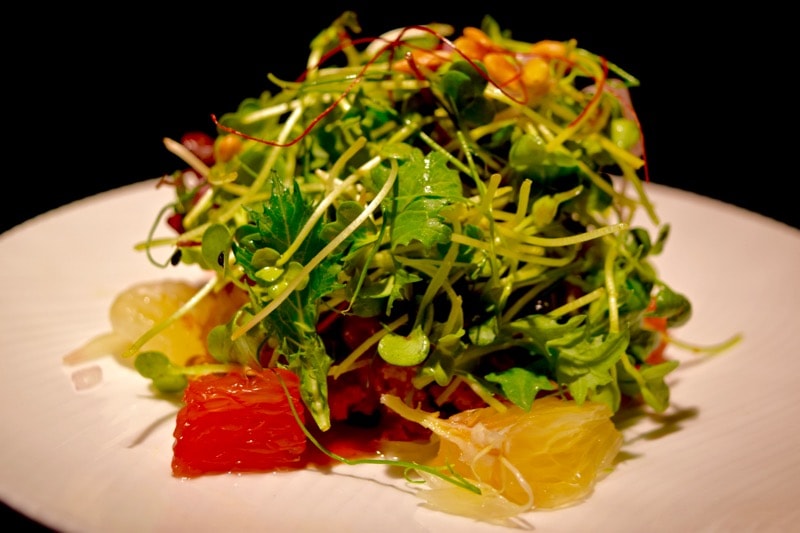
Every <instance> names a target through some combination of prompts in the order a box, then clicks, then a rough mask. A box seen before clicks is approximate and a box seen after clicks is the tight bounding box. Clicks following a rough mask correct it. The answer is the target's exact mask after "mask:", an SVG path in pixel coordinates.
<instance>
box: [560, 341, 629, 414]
mask: <svg viewBox="0 0 800 533" xmlns="http://www.w3.org/2000/svg"><path fill="white" fill-rule="evenodd" d="M628 341H629V334H628V332H627V331H625V332H621V333H616V334H614V333H610V334H608V336H607V337H606V338H605V339H603V337H602V336H601V335H597V336H595V337H593V338H591V339H588V340H578V341H577V342H571V343H570V344H562V342H561V340H556V341H553V342H552V343H550V346H551V347H553V348H555V349H556V352H557V364H556V377H557V379H558V381H559V383H564V384H566V385H567V387H568V389H569V391H570V393H571V394H572V396H573V397H574V398H575V401H577V402H578V403H582V402H583V401H584V400H586V399H587V398H589V399H592V396H593V393H594V392H595V391H596V390H597V388H598V387H600V386H603V385H608V384H609V383H612V382H614V381H616V380H615V376H614V375H613V374H612V369H613V368H614V367H615V366H616V364H617V361H619V359H620V357H623V356H625V350H626V349H627V347H628ZM612 409H613V410H614V411H616V407H615V406H612Z"/></svg>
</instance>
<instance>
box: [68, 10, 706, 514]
mask: <svg viewBox="0 0 800 533" xmlns="http://www.w3.org/2000/svg"><path fill="white" fill-rule="evenodd" d="M360 33H361V28H360V27H359V24H358V20H357V17H356V15H355V14H354V13H352V12H345V13H344V14H343V15H342V16H341V17H339V18H338V19H336V20H335V21H333V22H332V24H331V25H330V26H329V27H328V28H325V29H323V30H322V31H321V32H320V33H319V34H318V35H317V37H316V38H315V39H314V40H313V42H312V43H311V46H310V55H309V57H308V61H307V64H306V66H305V69H304V70H303V73H302V75H301V76H300V77H299V78H298V79H295V80H283V79H278V78H276V77H275V76H270V81H271V83H272V84H274V87H273V88H270V89H269V90H265V91H264V92H263V93H262V94H260V95H258V96H255V97H252V98H247V99H245V100H243V101H242V102H241V104H240V105H239V107H238V108H237V109H236V110H234V111H231V112H229V113H227V114H224V115H222V116H220V117H212V119H213V121H214V124H215V126H216V136H215V137H214V138H212V137H210V136H208V135H206V134H204V133H198V132H189V133H187V134H186V135H185V136H184V137H183V138H182V139H180V140H179V141H175V140H171V139H166V140H165V145H166V147H167V148H168V149H169V150H170V151H172V152H173V153H174V154H175V155H176V156H178V157H180V158H181V160H182V161H183V163H184V165H183V167H182V168H181V169H179V170H176V171H175V172H174V173H172V174H171V175H169V176H165V177H164V178H163V179H162V180H160V182H159V186H160V187H172V188H173V189H174V200H173V201H172V202H170V203H169V204H168V205H166V206H165V207H164V209H163V211H162V213H160V214H159V216H158V217H157V219H156V221H155V222H154V225H153V228H152V229H151V231H150V233H149V234H148V236H147V238H146V239H145V240H143V242H141V243H139V244H138V245H137V249H139V250H141V251H142V252H144V253H146V255H147V257H148V258H149V259H150V260H151V261H152V262H153V264H154V265H155V266H157V267H159V268H161V269H164V270H169V269H170V268H171V267H172V266H174V265H177V264H183V265H186V266H190V267H193V268H195V267H196V268H197V269H199V270H200V271H201V272H203V273H204V275H205V276H206V277H205V279H207V281H206V282H205V284H202V285H194V284H193V283H189V282H186V281H180V280H171V279H170V280H159V281H154V282H152V283H144V284H140V285H137V286H135V287H131V288H129V289H127V290H125V291H124V292H122V293H121V294H120V295H119V296H118V298H117V299H116V300H115V302H114V304H113V306H112V309H111V320H112V331H111V332H110V333H108V334H106V335H103V336H101V337H98V338H96V339H93V340H92V341H90V342H89V343H87V344H86V345H85V346H83V347H81V348H80V349H79V350H77V351H75V352H73V353H72V354H70V355H68V356H67V358H66V361H67V362H68V363H75V362H77V361H82V360H85V359H86V358H89V357H93V356H95V355H97V354H100V353H104V354H107V353H113V354H114V355H115V356H117V357H118V358H119V360H120V361H121V362H123V363H124V364H130V365H132V366H133V367H134V368H135V370H136V371H137V372H138V373H139V374H141V376H142V377H143V378H145V379H148V380H151V382H152V389H153V391H154V392H155V393H156V394H158V395H161V396H163V397H165V398H168V399H170V398H171V399H175V398H176V397H177V398H179V399H180V402H181V404H182V407H181V410H180V413H179V414H178V417H177V420H176V425H175V433H174V435H175V447H174V449H173V462H172V468H173V473H174V474H175V475H176V476H178V477H196V476H200V475H211V474H221V473H225V472H265V471H271V470H282V469H293V468H313V467H316V466H320V465H331V464H340V463H345V464H350V463H363V462H368V463H369V462H372V463H378V464H385V465H389V466H392V467H399V468H400V469H401V470H402V471H403V472H404V474H405V475H406V476H407V477H408V479H409V481H410V482H411V483H413V484H415V485H416V486H419V487H420V490H419V491H418V492H419V494H420V496H421V497H422V498H424V499H425V500H426V501H427V503H428V505H430V506H432V507H434V508H436V509H440V510H443V511H446V512H451V513H455V514H462V515H467V516H472V517H474V518H478V519H487V520H497V519H505V518H508V517H513V516H515V515H517V514H519V513H522V512H525V511H528V510H531V509H548V508H557V507H562V506H565V505H571V504H575V503H577V502H579V501H581V500H582V499H584V498H586V497H587V496H588V495H589V494H590V493H591V491H592V490H593V488H594V486H595V483H596V482H597V481H599V480H601V479H602V478H603V477H604V476H606V475H607V474H608V473H609V472H610V471H611V470H612V469H613V466H614V460H615V458H616V456H617V454H618V453H619V451H620V449H621V446H622V444H623V442H622V436H621V433H620V432H619V430H618V429H617V428H616V427H615V424H614V417H615V415H616V414H618V413H619V412H620V411H621V410H623V409H627V408H629V407H631V406H638V407H639V408H643V409H650V410H653V411H655V412H662V411H664V410H665V409H666V408H667V407H668V405H669V400H670V398H669V393H670V390H669V386H668V382H667V377H668V375H669V374H670V373H671V372H672V371H673V370H674V369H675V368H676V367H677V366H678V362H677V361H675V360H671V359H669V358H668V357H667V354H666V353H665V348H666V347H667V345H668V344H669V342H670V336H669V331H670V330H671V329H672V328H676V327H679V326H681V325H682V324H684V323H685V322H686V321H687V320H689V318H690V316H691V303H690V301H689V299H688V298H687V297H685V296H684V295H682V294H681V293H680V292H679V291H678V290H676V289H675V288H673V287H671V286H670V285H669V283H668V282H667V281H666V280H663V279H661V278H660V276H659V274H658V272H657V270H656V269H655V267H654V265H653V263H652V260H653V259H654V258H655V257H656V256H658V254H659V253H661V251H662V250H663V248H664V246H665V244H666V242H667V240H668V236H669V225H668V224H665V223H662V221H661V220H660V219H659V217H658V214H657V212H656V209H655V207H654V206H653V205H652V204H651V203H650V201H649V200H648V196H647V181H648V176H647V165H646V158H645V149H644V138H643V135H642V127H641V125H640V124H639V121H638V119H637V116H636V113H635V110H634V107H633V105H632V101H631V98H630V96H629V89H631V88H633V87H637V86H638V80H637V79H636V78H635V77H634V76H633V75H631V74H630V73H628V72H626V71H625V70H623V69H622V68H621V67H620V66H618V65H615V64H614V63H612V62H611V61H610V60H608V59H606V58H604V57H601V56H598V55H596V54H594V53H592V52H590V51H588V50H585V49H582V48H581V47H580V46H579V43H577V42H576V41H574V40H573V41H566V42H561V41H550V40H543V41H539V42H533V43H530V42H523V41H519V40H515V39H514V38H513V37H512V36H511V35H510V33H509V32H508V31H504V30H503V29H502V28H501V27H500V26H499V25H498V23H497V22H496V21H495V20H494V19H493V18H491V17H490V16H487V17H485V18H484V19H483V20H482V22H481V25H480V27H477V26H476V27H467V28H463V30H461V31H460V32H457V31H456V29H455V28H453V27H451V26H449V25H447V24H440V23H434V24H423V25H417V26H409V27H403V28H397V29H394V30H391V31H388V32H386V33H384V34H382V35H380V36H377V37H368V38H367V37H361V36H360ZM640 212H641V213H644V215H645V216H646V217H647V218H648V219H649V221H650V223H651V226H652V227H654V228H656V230H655V233H651V230H648V229H646V228H645V227H643V226H637V225H635V224H634V216H635V215H637V216H638V214H639V213H640ZM166 277H168V276H166Z"/></svg>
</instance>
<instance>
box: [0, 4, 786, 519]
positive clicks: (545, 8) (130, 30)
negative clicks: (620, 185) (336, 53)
mask: <svg viewBox="0 0 800 533" xmlns="http://www.w3.org/2000/svg"><path fill="white" fill-rule="evenodd" d="M645 4H646V6H645ZM369 5H372V6H373V7H366V6H369ZM480 5H481V6H483V7H479V8H474V7H472V8H467V7H463V6H462V5H461V4H460V3H446V2H439V3H435V2H432V1H431V2H418V3H414V2H411V1H403V2H398V3H388V2H387V3H382V2H373V3H371V4H370V3H368V2H357V1H353V2H350V3H346V2H339V3H330V2H329V3H326V4H324V5H312V4H310V3H308V2H282V3H280V4H277V3H270V2H260V3H259V4H257V7H254V6H249V5H247V4H246V3H230V2H229V3H227V4H225V3H216V4H214V5H212V6H209V7H208V8H204V7H201V6H200V5H199V4H197V5H196V4H194V3H183V4H181V7H180V9H179V10H178V11H177V12H176V11H174V10H172V9H168V7H167V5H166V4H165V5H163V6H162V7H159V8H145V7H141V6H140V5H139V4H137V6H138V7H134V4H120V5H119V6H117V7H115V8H114V11H110V10H105V9H104V8H103V7H102V6H100V7H95V8H93V10H92V11H91V12H89V11H87V12H85V13H84V12H82V11H81V8H80V7H75V6H68V7H55V8H49V10H48V12H47V15H48V17H47V18H46V20H43V19H42V17H39V16H38V15H39V14H31V16H30V17H28V18H26V17H25V16H24V15H21V16H19V15H18V17H19V19H18V20H12V19H9V20H8V21H7V23H8V24H9V25H10V26H15V25H17V23H21V24H25V26H29V27H27V28H25V27H23V28H22V31H21V32H20V33H19V34H20V35H21V37H15V38H14V39H15V40H14V42H13V43H4V44H8V45H9V47H7V48H6V50H7V52H6V58H5V61H6V68H7V69H10V72H11V76H9V77H8V78H6V80H7V81H6V82H5V83H4V85H5V93H6V98H5V102H6V106H5V107H6V109H5V111H4V113H5V116H6V119H5V121H4V123H5V129H6V138H8V137H11V138H12V141H11V143H10V144H8V143H7V144H6V147H5V150H4V152H5V154H4V155H6V158H5V159H6V160H7V161H11V162H12V164H11V165H10V166H6V168H5V169H4V170H5V172H4V174H5V179H4V185H5V191H6V194H5V202H4V204H5V206H6V207H4V208H3V210H2V226H0V231H5V230H7V229H9V228H11V227H13V226H15V225H17V224H19V223H21V222H23V221H25V220H27V219H29V218H31V217H34V216H36V215H38V214H41V213H43V212H46V211H48V210H51V209H53V208H56V207H58V206H61V205H64V204H66V203H69V202H71V201H74V200H77V199H80V198H84V197H87V196H90V195H93V194H96V193H100V192H103V191H107V190H110V189H113V188H116V187H119V186H122V185H127V184H131V183H135V182H138V181H141V180H146V179H150V178H155V177H158V176H161V175H163V174H166V173H169V172H171V171H173V170H175V169H176V168H178V167H179V166H182V165H180V161H178V160H177V159H176V158H175V157H174V156H172V155H171V154H169V153H168V152H167V151H166V149H165V148H164V147H163V144H162V138H164V137H172V138H175V139H178V138H179V137H180V136H181V134H183V133H184V132H186V131H189V130H204V131H207V132H209V133H211V132H213V124H212V122H211V118H210V116H211V114H217V115H221V114H223V113H225V112H227V111H231V110H234V109H235V107H236V106H237V104H238V103H239V101H241V100H242V99H244V98H246V97H250V96H257V95H258V94H259V93H260V92H261V91H263V90H265V89H273V87H272V85H271V84H270V83H269V81H268V80H267V78H266V75H267V74H268V73H270V72H272V73H274V74H276V75H277V76H279V77H281V78H285V79H292V78H295V77H296V76H298V75H299V74H300V73H301V72H302V70H303V68H304V66H305V61H306V59H307V56H308V43H309V42H310V41H311V39H312V38H313V37H314V36H315V35H316V34H317V33H318V32H319V31H320V30H322V29H323V28H325V27H327V25H328V24H329V23H330V22H331V21H332V20H333V19H334V18H335V17H337V16H338V15H339V14H341V12H342V11H343V10H344V9H347V8H349V9H353V10H355V11H356V12H357V13H358V14H359V20H360V22H361V25H362V27H363V32H362V34H361V35H362V36H374V35H377V34H379V33H381V32H383V31H386V30H389V29H392V28H395V27H399V26H405V25H409V24H423V23H427V22H432V21H439V22H447V23H450V24H452V25H454V26H455V27H456V28H457V29H459V30H460V29H461V28H463V27H464V26H465V25H473V26H480V22H481V19H482V16H483V15H484V14H487V13H488V14H490V15H492V16H493V17H494V18H495V19H496V20H497V21H498V22H499V24H500V25H501V27H503V28H507V29H510V30H511V31H512V34H513V36H514V37H515V38H517V39H520V40H527V41H536V40H540V39H556V40H566V39H570V38H575V39H577V41H578V44H579V45H580V46H581V47H583V48H586V49H588V50H590V51H592V52H595V53H597V54H600V55H604V56H606V57H607V58H608V59H609V60H610V61H612V62H614V63H616V64H617V65H619V66H620V67H622V68H623V69H625V70H627V71H628V72H630V73H631V74H633V75H635V76H636V77H637V78H638V79H639V80H640V82H641V86H640V87H639V88H636V89H634V90H633V93H632V97H633V103H634V106H635V107H636V109H637V112H638V114H639V118H640V121H641V123H642V126H643V131H644V135H645V140H646V149H647V155H648V164H649V167H650V175H651V179H652V180H653V181H654V182H656V183H661V184H664V185H669V186H672V187H677V188H681V189H685V190H689V191H693V192H697V193H699V194H702V195H705V196H710V197H713V198H717V199H719V200H722V201H724V202H727V203H731V204H735V205H738V206H740V207H743V208H745V209H749V210H751V211H755V212H758V213H761V214H764V215H766V216H769V217H771V218H773V219H775V220H778V221H780V222H784V223H787V224H789V225H792V226H794V227H798V228H800V210H798V209H795V208H794V193H793V191H792V189H793V188H792V187H791V177H790V176H789V175H786V174H780V173H777V172H775V171H772V170H769V169H768V167H769V165H768V164H767V162H768V161H769V160H770V159H772V158H773V156H771V155H770V153H771V152H770V151H769V150H767V149H766V144H767V142H766V141H762V140H761V139H762V138H769V137H771V136H772V135H773V133H770V132H769V131H765V126H764V124H765V121H766V118H765V115H766V114H767V113H765V112H764V111H763V109H767V108H769V109H771V111H770V113H769V114H772V115H774V114H775V113H776V112H780V109H781V104H780V102H778V101H770V100H769V97H768V94H769V93H768V91H766V90H765V86H766V85H767V84H769V83H771V81H770V79H769V78H770V74H769V72H768V71H766V69H765V68H764V67H763V65H762V63H761V61H760V60H761V59H762V58H763V55H769V54H770V52H769V43H768V42H763V41H759V40H758V37H755V36H754V34H753V31H754V28H756V27H757V23H756V22H755V20H754V18H753V17H754V13H752V12H747V13H741V14H737V13H735V12H734V11H733V10H730V11H727V12H726V13H724V14H720V13H717V12H707V14H704V13H698V12H696V11H695V10H694V9H692V8H691V7H686V6H683V7H681V6H678V5H676V4H674V3H669V4H663V5H659V4H656V3H638V4H635V5H636V6H638V7H630V6H626V5H624V4H621V3H618V2H615V3H603V2H594V3H592V4H591V6H592V7H588V8H587V7H579V6H577V5H575V4H569V5H567V4H564V3H560V2H547V3H545V2H535V3H534V2H531V3H517V2H513V3H512V2H492V3H482V4H480ZM520 6H530V7H526V8H523V7H520ZM56 10H62V11H61V12H58V11H56ZM23 19H24V22H23ZM742 28H747V29H748V31H747V32H744V31H743V30H742ZM7 39H9V37H8V36H7V35H6V36H4V37H3V40H4V41H5V40H7ZM42 42H44V43H46V44H47V46H37V44H41V43H42ZM12 45H13V46H12ZM756 46H759V47H762V48H761V49H760V50H761V52H760V54H762V55H758V54H757V55H756V56H753V55H752V54H748V52H752V50H753V48H754V47H756ZM9 80H10V81H9ZM765 99H766V100H765ZM767 140H769V139H767ZM54 482H57V480H54ZM0 518H5V515H2V516H0Z"/></svg>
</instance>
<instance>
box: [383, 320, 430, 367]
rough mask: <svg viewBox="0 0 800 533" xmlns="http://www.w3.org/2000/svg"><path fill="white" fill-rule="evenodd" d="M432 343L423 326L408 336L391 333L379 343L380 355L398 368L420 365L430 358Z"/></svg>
mask: <svg viewBox="0 0 800 533" xmlns="http://www.w3.org/2000/svg"><path fill="white" fill-rule="evenodd" d="M430 348H431V342H430V340H429V339H428V336H427V335H425V332H424V331H422V327H421V326H417V327H416V328H414V329H413V330H412V331H411V333H410V334H409V335H407V336H403V335H398V334H396V333H389V334H388V335H385V336H384V337H382V338H381V340H380V342H378V353H379V354H380V356H381V358H382V359H383V360H384V361H386V362H387V363H390V364H393V365H397V366H414V365H418V364H420V363H421V362H423V361H424V360H425V358H426V357H428V353H429V351H430Z"/></svg>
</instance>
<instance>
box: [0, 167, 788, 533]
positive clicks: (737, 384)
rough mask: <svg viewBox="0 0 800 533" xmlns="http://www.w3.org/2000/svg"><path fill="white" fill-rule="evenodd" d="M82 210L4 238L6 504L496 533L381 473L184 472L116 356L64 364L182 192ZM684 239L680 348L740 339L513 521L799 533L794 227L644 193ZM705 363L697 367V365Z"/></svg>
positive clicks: (144, 194)
mask: <svg viewBox="0 0 800 533" xmlns="http://www.w3.org/2000/svg"><path fill="white" fill-rule="evenodd" d="M154 185H155V182H154V181H148V182H144V183H141V184H137V185H133V186H129V187H125V188H122V189H118V190H115V191H112V192H109V193H104V194H101V195H98V196H95V197H92V198H88V199H85V200H82V201H79V202H76V203H74V204H71V205H68V206H65V207H63V208H60V209H58V210H55V211H53V212H50V213H47V214H45V215H43V216H40V217H38V218H35V219H33V220H31V221H29V222H26V223H24V224H22V225H20V226H17V227H15V228H13V229H12V230H10V231H8V232H6V233H4V234H2V235H0V294H2V304H0V339H2V344H1V345H0V395H1V397H2V401H0V420H2V425H0V498H2V500H3V501H5V502H6V503H7V504H8V505H10V506H12V507H14V508H15V509H17V510H19V511H21V512H23V513H25V514H27V515H29V516H31V517H33V518H35V519H36V520H38V521H40V522H42V523H43V524H45V525H48V526H50V527H52V528H55V529H58V530H61V531H81V532H94V531H97V532H107V531H115V532H125V531H132V532H133V531H136V532H143V531H163V532H172V531H193V532H205V531H293V532H299V531H309V532H311V531H313V532H317V531H322V530H324V531H351V532H357V531H364V532H374V531H385V532H387V533H388V532H393V531H398V532H400V531H402V532H403V533H412V532H423V531H425V532H436V531H454V530H458V531H459V532H462V533H467V532H481V531H498V530H503V529H504V527H503V526H498V525H489V524H485V523H481V522H476V521H473V520H468V519H465V518H462V517H457V516H450V515H446V514H443V513H440V512H436V511H432V510H429V509H426V508H424V507H422V506H421V502H422V500H420V499H419V498H417V497H416V496H414V494H413V490H412V489H411V488H409V487H408V486H407V485H406V484H405V483H404V482H403V480H401V479H397V478H393V477H391V476H389V475H388V474H387V472H386V470H385V469H384V468H383V467H380V466H374V465H373V466H359V467H347V466H342V467H337V468H335V469H334V470H333V472H332V473H328V474H325V473H321V472H316V471H301V472H292V473H283V474H258V475H221V476H212V477H205V478H199V479H195V480H191V481H186V480H179V479H175V478H173V477H172V476H171V471H170V460H171V457H172V448H171V447H172V430H173V427H174V415H175V413H176V412H177V406H175V405H171V404H169V403H167V402H164V401H158V400H153V399H151V398H150V393H149V391H148V388H147V383H146V382H145V380H144V379H143V378H140V377H139V376H138V374H135V373H134V372H133V371H132V370H129V369H127V368H123V367H121V366H120V365H118V364H117V363H115V362H114V361H113V360H111V359H110V358H109V359H108V360H101V361H99V363H94V364H99V365H100V367H101V370H102V372H103V381H102V383H101V384H100V385H99V386H96V387H94V388H92V389H89V390H86V391H76V390H75V388H74V386H73V382H72V380H71V379H70V372H71V371H73V370H75V369H74V368H73V369H70V368H65V367H64V366H63V365H62V363H61V358H62V356H63V355H64V354H66V353H67V352H69V351H70V350H72V349H74V348H76V347H77V346H79V345H80V344H82V343H83V342H85V341H86V340H88V339H89V338H90V337H92V336H94V335H96V334H99V333H102V332H105V331H107V330H108V328H109V323H108V309H109V306H110V303H111V301H112V300H113V298H114V297H115V295H116V294H117V293H119V292H120V291H121V290H123V289H124V288H127V287H128V286H129V285H131V284H133V283H134V282H137V281H143V280H153V279H163V278H166V277H181V278H189V277H192V276H196V275H198V273H197V272H195V271H193V270H190V269H177V270H174V269H171V270H167V271H160V270H158V269H156V268H155V267H153V266H152V265H151V264H150V263H149V262H148V261H147V259H146V258H145V256H144V254H143V253H140V252H135V251H134V250H133V244H134V243H136V242H139V241H141V240H143V239H144V238H145V236H146V234H147V231H148V230H149V228H150V225H151V224H152V222H153V220H154V218H155V216H156V213H157V212H158V210H159V209H160V207H161V206H162V205H163V204H164V203H166V202H167V201H168V200H169V199H170V191H169V190H157V189H155V187H154ZM648 187H649V191H650V194H651V197H652V199H653V201H654V203H655V204H656V206H657V209H658V212H659V214H660V215H661V217H662V218H663V219H664V220H665V221H669V222H670V223H671V225H672V233H671V237H670V241H669V242H668V243H667V247H666V251H665V253H664V254H663V255H662V256H661V257H659V258H658V261H657V263H656V264H657V266H658V268H659V271H660V273H661V275H662V277H663V278H664V279H665V280H666V281H667V282H668V283H669V284H670V285H671V286H672V287H673V288H674V289H675V290H678V291H680V292H682V293H684V294H686V295H687V296H688V297H689V298H690V300H691V301H692V303H693V306H694V315H693V318H692V320H691V321H690V322H689V323H688V324H687V325H686V326H684V327H682V328H680V329H679V330H677V331H676V334H677V335H678V336H679V337H680V338H681V340H684V341H688V342H692V343H696V344H715V343H717V342H721V341H723V340H725V339H727V338H729V337H731V336H732V335H735V334H737V333H741V334H742V335H743V340H742V342H740V343H739V344H738V345H736V347H734V348H733V349H731V350H729V351H727V352H725V353H724V354H723V355H721V356H718V357H716V358H713V359H708V360H702V359H701V358H700V357H697V356H695V355H693V354H689V353H686V352H684V353H681V352H680V351H679V350H677V349H674V348H673V349H672V352H671V353H672V354H673V355H675V356H677V357H679V358H680V359H681V361H683V362H684V363H685V364H683V365H682V366H681V368H679V369H678V371H676V373H675V376H674V379H673V380H672V402H673V405H672V407H671V408H670V410H669V411H668V412H667V413H666V414H664V415H663V416H660V417H651V418H648V419H644V420H640V421H638V422H637V423H636V424H635V425H633V426H632V427H630V428H627V429H625V432H624V433H625V437H626V444H625V445H624V447H623V451H624V452H625V453H624V454H623V456H622V457H623V459H624V460H622V461H621V462H620V463H619V464H618V466H617V468H616V470H615V471H614V472H613V473H612V474H611V475H610V476H609V477H607V478H606V479H605V480H603V481H601V482H600V483H599V484H598V486H597V489H596V491H595V493H594V494H593V495H592V497H591V498H590V499H589V500H587V501H586V502H584V503H582V504H580V505H577V506H575V507H571V508H567V509H562V510H558V511H552V512H537V511H534V512H531V513H528V514H526V515H524V516H523V517H521V519H520V520H519V521H518V522H517V523H516V524H514V526H515V527H516V528H517V529H522V530H526V529H530V530H535V531H537V532H540V533H547V532H558V531H564V532H568V531H569V532H571V531H578V530H581V531H584V530H591V531H613V532H629V531H630V532H640V531H651V532H652V531H726V532H727V531H788V530H791V529H795V530H796V529H797V528H798V527H800V505H798V504H797V497H798V496H800V458H799V457H800V455H798V452H800V386H799V385H798V380H800V377H799V376H800V350H799V349H798V347H797V346H798V337H797V334H798V329H800V276H798V274H800V231H797V230H795V229H793V228H790V227H788V226H785V225H782V224H780V223H777V222H775V221H773V220H770V219H767V218H765V217H762V216H759V215H756V214H753V213H750V212H748V211H745V210H742V209H739V208H736V207H733V206H730V205H727V204H723V203H719V202H716V201H714V200H710V199H708V198H704V197H700V196H695V195H692V194H689V193H686V192H682V191H678V190H675V189H670V188H666V187H663V186H659V185H655V184H651V185H648ZM701 360H702V362H701V363H699V364H696V363H697V362H699V361H701Z"/></svg>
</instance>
